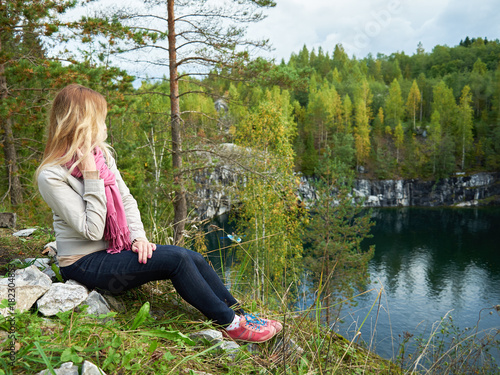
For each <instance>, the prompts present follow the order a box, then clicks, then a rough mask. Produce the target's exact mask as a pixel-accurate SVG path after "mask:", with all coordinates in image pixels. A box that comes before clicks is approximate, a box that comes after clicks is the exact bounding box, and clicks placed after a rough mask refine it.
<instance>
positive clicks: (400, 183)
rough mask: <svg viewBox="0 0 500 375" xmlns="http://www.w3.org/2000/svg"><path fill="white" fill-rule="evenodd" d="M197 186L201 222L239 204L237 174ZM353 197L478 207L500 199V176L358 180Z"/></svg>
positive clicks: (308, 195) (305, 183)
mask: <svg viewBox="0 0 500 375" xmlns="http://www.w3.org/2000/svg"><path fill="white" fill-rule="evenodd" d="M300 181H301V182H300V186H299V187H298V189H297V195H298V196H299V197H300V199H301V200H303V201H304V202H306V203H307V202H313V201H314V200H315V199H316V192H315V190H314V188H313V184H312V180H311V179H308V178H305V177H302V178H301V180H300ZM196 182H197V184H198V189H197V191H196V193H195V196H196V197H197V201H198V202H203V203H202V204H198V205H197V206H196V209H197V212H198V215H199V217H200V218H203V219H205V218H213V217H215V216H218V215H221V214H223V213H225V212H228V211H229V210H231V205H232V204H236V203H237V198H235V194H234V191H235V190H236V189H235V185H236V184H237V183H238V182H239V181H238V172H237V171H235V170H231V169H229V168H227V167H222V166H221V167H216V168H213V169H211V171H210V173H208V172H206V173H205V174H200V176H198V177H197V178H196ZM240 183H241V181H240ZM353 194H354V196H355V197H357V198H360V199H363V200H364V204H365V205H366V206H369V207H408V206H427V207H434V206H476V205H480V204H481V203H482V201H484V200H486V199H489V198H492V197H495V196H500V173H477V174H473V175H469V176H466V175H461V176H460V175H459V176H455V177H450V178H444V179H441V180H437V181H424V180H419V179H411V180H368V179H358V180H356V182H355V185H354V191H353ZM496 202H498V200H496Z"/></svg>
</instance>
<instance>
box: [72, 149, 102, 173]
mask: <svg viewBox="0 0 500 375" xmlns="http://www.w3.org/2000/svg"><path fill="white" fill-rule="evenodd" d="M84 154H85V153H84V152H83V151H82V150H81V149H77V150H76V156H77V158H78V159H81V158H82V157H83V155H84ZM78 169H79V170H80V172H82V174H83V171H87V172H91V171H96V170H97V166H96V164H95V159H94V153H93V152H92V151H91V152H89V153H87V155H86V156H85V157H84V158H83V159H82V161H81V162H80V164H78Z"/></svg>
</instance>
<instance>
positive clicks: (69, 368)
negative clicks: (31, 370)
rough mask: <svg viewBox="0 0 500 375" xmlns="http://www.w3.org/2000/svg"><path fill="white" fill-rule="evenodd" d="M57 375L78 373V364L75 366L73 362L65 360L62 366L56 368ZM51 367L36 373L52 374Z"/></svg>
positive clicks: (40, 374) (39, 374)
mask: <svg viewBox="0 0 500 375" xmlns="http://www.w3.org/2000/svg"><path fill="white" fill-rule="evenodd" d="M54 372H55V373H56V375H78V366H75V365H74V364H73V362H65V363H63V364H62V365H61V367H59V368H56V369H54ZM51 374H52V373H51V372H50V370H49V369H47V370H43V371H40V372H39V373H37V374H36V375H51Z"/></svg>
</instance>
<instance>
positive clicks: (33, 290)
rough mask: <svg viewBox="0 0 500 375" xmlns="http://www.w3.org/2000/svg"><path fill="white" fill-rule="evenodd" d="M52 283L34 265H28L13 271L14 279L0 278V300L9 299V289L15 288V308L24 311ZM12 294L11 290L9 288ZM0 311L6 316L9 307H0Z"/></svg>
mask: <svg viewBox="0 0 500 375" xmlns="http://www.w3.org/2000/svg"><path fill="white" fill-rule="evenodd" d="M51 285H52V281H51V280H50V277H48V276H47V275H45V274H44V273H42V272H41V271H40V270H39V269H38V268H37V267H36V266H30V267H26V268H23V269H18V270H16V271H15V277H14V280H9V278H2V279H0V301H1V300H3V299H9V289H12V287H14V289H15V298H14V299H15V301H16V304H15V308H16V309H19V310H20V311H26V310H28V309H30V308H31V306H33V304H34V303H35V302H36V300H37V299H38V298H40V297H41V296H42V295H43V294H44V293H45V292H47V291H48V290H49V289H50V287H51ZM10 293H11V294H12V291H11V290H10ZM0 313H1V314H2V315H4V316H7V314H8V313H9V308H5V309H1V310H0Z"/></svg>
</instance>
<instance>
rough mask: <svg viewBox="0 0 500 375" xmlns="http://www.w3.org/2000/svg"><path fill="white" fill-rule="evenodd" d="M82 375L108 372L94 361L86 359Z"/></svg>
mask: <svg viewBox="0 0 500 375" xmlns="http://www.w3.org/2000/svg"><path fill="white" fill-rule="evenodd" d="M82 375H106V373H105V372H104V371H102V370H101V369H100V368H99V367H97V366H96V365H94V364H93V363H92V362H89V361H84V362H83V366H82Z"/></svg>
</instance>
